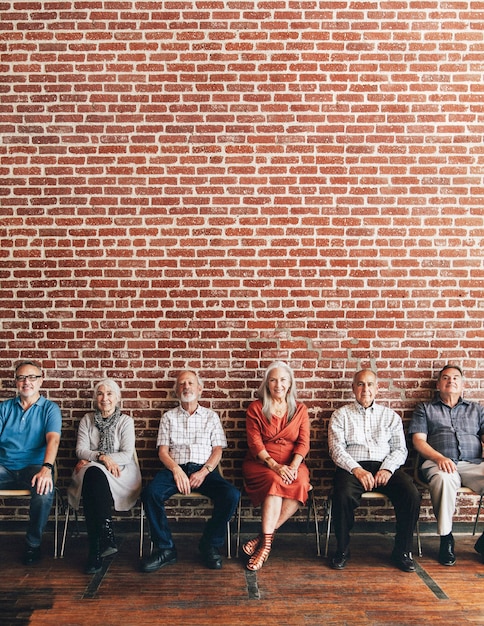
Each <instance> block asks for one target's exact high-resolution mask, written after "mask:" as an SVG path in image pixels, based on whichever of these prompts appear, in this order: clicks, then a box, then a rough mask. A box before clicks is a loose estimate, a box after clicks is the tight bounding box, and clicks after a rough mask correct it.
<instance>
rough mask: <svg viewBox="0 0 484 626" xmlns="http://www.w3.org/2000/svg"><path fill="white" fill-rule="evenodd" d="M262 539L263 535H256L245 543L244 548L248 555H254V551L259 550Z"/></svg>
mask: <svg viewBox="0 0 484 626" xmlns="http://www.w3.org/2000/svg"><path fill="white" fill-rule="evenodd" d="M261 540H262V535H257V537H254V538H253V539H249V541H247V542H246V543H244V545H243V546H242V550H243V551H244V552H245V554H246V555H247V556H252V555H253V554H254V552H255V551H256V550H257V548H258V547H259V545H260V542H261Z"/></svg>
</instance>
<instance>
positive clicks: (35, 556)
mask: <svg viewBox="0 0 484 626" xmlns="http://www.w3.org/2000/svg"><path fill="white" fill-rule="evenodd" d="M40 556H41V555H40V546H37V547H36V548H33V547H32V546H26V547H25V552H24V556H23V559H22V562H23V564H24V565H33V564H34V563H37V562H38V561H40Z"/></svg>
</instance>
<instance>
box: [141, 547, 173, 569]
mask: <svg viewBox="0 0 484 626" xmlns="http://www.w3.org/2000/svg"><path fill="white" fill-rule="evenodd" d="M176 561H177V554H176V549H175V548H163V549H162V550H156V551H155V552H153V554H151V555H150V556H148V557H147V558H146V559H143V561H142V563H141V571H142V572H156V571H157V570H159V569H160V567H165V565H171V564H172V563H176Z"/></svg>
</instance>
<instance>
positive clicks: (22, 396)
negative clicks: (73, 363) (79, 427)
mask: <svg viewBox="0 0 484 626" xmlns="http://www.w3.org/2000/svg"><path fill="white" fill-rule="evenodd" d="M42 381H43V377H42V371H41V368H40V366H39V365H38V364H37V363H35V362H34V361H22V362H21V363H19V364H18V365H17V366H16V368H15V383H16V385H17V395H16V396H15V398H11V399H10V400H5V401H4V402H2V403H1V404H0V489H30V491H31V499H30V521H29V525H28V528H27V536H26V546H25V554H24V558H23V561H24V564H25V565H31V564H32V563H35V562H36V561H38V560H39V559H40V544H41V540H42V533H43V531H44V528H45V526H46V524H47V521H48V519H49V513H50V509H51V507H52V502H53V499H54V477H53V469H54V462H55V458H56V455H57V450H58V448H59V441H60V434H61V426H62V416H61V412H60V409H59V407H58V406H57V404H56V403H55V402H51V401H50V400H47V399H46V398H44V397H43V396H41V395H40V387H41V385H42Z"/></svg>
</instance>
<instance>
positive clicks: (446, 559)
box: [439, 533, 455, 565]
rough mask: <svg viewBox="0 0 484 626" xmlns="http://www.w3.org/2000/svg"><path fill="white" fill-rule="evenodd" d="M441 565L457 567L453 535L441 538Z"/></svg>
mask: <svg viewBox="0 0 484 626" xmlns="http://www.w3.org/2000/svg"><path fill="white" fill-rule="evenodd" d="M439 563H440V564H441V565H455V554H454V537H453V536H452V533H449V534H448V535H445V536H444V537H441V538H440V549H439Z"/></svg>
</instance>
